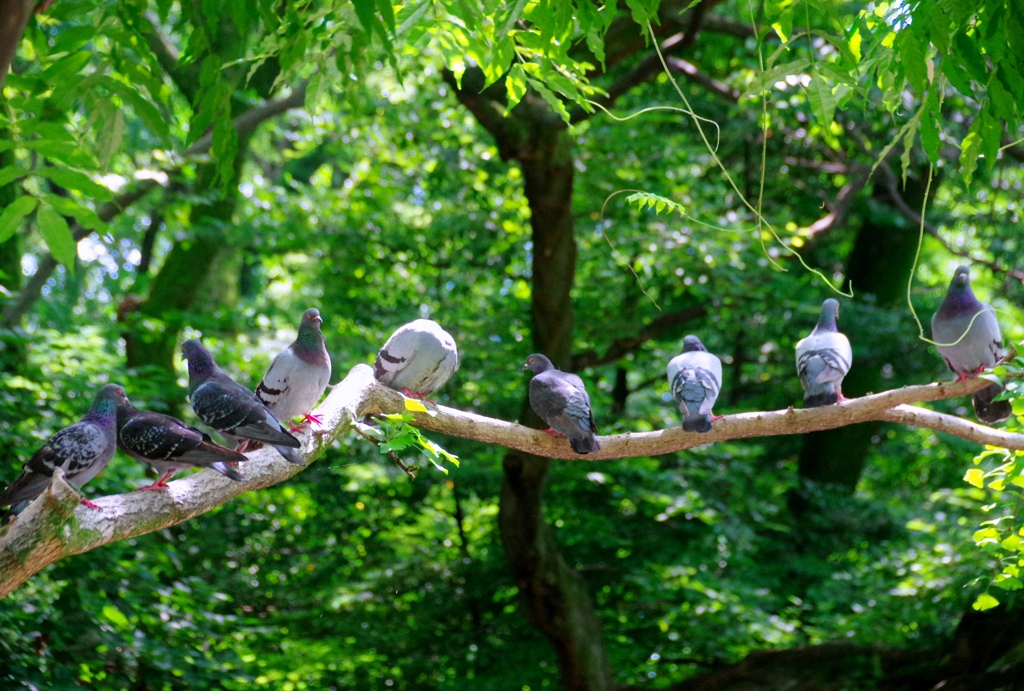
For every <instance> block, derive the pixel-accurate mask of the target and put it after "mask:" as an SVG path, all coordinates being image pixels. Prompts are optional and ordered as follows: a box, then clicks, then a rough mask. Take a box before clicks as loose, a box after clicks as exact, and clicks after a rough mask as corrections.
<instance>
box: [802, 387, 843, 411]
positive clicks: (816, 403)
mask: <svg viewBox="0 0 1024 691" xmlns="http://www.w3.org/2000/svg"><path fill="white" fill-rule="evenodd" d="M838 402H839V394H837V393H836V390H835V388H834V387H833V388H832V390H831V391H823V392H822V393H814V394H810V393H808V394H804V408H820V407H821V406H825V405H835V404H836V403H838Z"/></svg>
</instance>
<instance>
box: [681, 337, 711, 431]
mask: <svg viewBox="0 0 1024 691" xmlns="http://www.w3.org/2000/svg"><path fill="white" fill-rule="evenodd" d="M668 383H669V385H670V386H671V387H672V396H673V397H674V398H675V399H676V403H677V404H679V412H681V413H682V414H683V430H684V431H686V432H710V431H711V421H712V420H720V419H721V416H720V415H712V414H711V408H712V406H714V405H715V401H716V400H717V399H718V392H719V391H720V390H721V388H722V361H721V360H719V359H718V358H717V357H716V356H714V355H712V354H711V353H709V352H708V350H707V348H705V347H704V344H703V343H701V342H700V339H699V338H697V337H696V336H687V337H686V338H684V339H683V352H682V353H681V354H679V355H676V356H675V357H674V358H672V360H671V361H670V362H669V363H668Z"/></svg>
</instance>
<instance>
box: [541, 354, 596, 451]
mask: <svg viewBox="0 0 1024 691" xmlns="http://www.w3.org/2000/svg"><path fill="white" fill-rule="evenodd" d="M526 370H529V371H531V372H533V379H531V380H530V405H531V406H532V407H533V410H534V412H535V413H537V415H539V416H540V417H541V419H542V420H544V422H546V423H547V424H548V425H549V426H550V427H551V429H548V430H545V431H546V432H547V433H548V434H555V435H558V436H563V437H568V438H569V445H570V446H571V447H572V450H573V451H575V452H576V453H580V454H587V453H591V452H592V451H600V450H601V445H600V444H599V443H598V442H597V436H596V435H597V423H595V422H594V413H593V411H592V410H591V409H590V396H588V395H587V390H586V388H584V386H583V380H582V379H580V378H579V377H578V376H577V375H575V374H571V373H569V372H562V371H561V370H557V369H555V366H554V365H552V364H551V360H548V359H547V357H545V356H543V355H540V354H534V355H531V356H530V357H528V358H526V364H525V365H523V371H524V372H525V371H526Z"/></svg>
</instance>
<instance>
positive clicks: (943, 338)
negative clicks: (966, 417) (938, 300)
mask: <svg viewBox="0 0 1024 691" xmlns="http://www.w3.org/2000/svg"><path fill="white" fill-rule="evenodd" d="M932 340H933V341H935V344H936V346H935V347H936V348H938V349H939V355H941V356H942V359H943V360H945V361H946V365H948V366H949V369H951V370H952V371H953V373H954V374H956V380H957V381H958V382H963V381H965V380H966V379H967V378H968V377H973V376H975V375H977V374H981V372H982V371H983V370H984V369H985V368H987V367H992V366H993V365H995V364H996V363H998V362H999V361H1000V360H1002V359H1003V356H1004V355H1005V351H1004V350H1003V336H1002V334H1001V333H1000V331H999V322H998V320H996V313H995V310H993V309H992V307H990V306H989V305H986V304H985V303H984V302H981V301H979V300H978V298H976V297H975V296H974V291H973V290H971V271H970V269H968V268H967V267H966V266H958V267H956V271H955V272H954V273H953V280H952V281H950V283H949V289H948V290H947V291H946V298H945V299H944V300H943V301H942V305H940V306H939V309H938V310H937V311H936V312H935V314H934V315H932ZM1002 390H1003V387H1002V386H1000V385H999V384H995V383H993V384H992V385H991V386H986V387H985V388H984V389H982V390H981V391H978V392H977V393H975V394H974V414H975V415H977V417H978V419H979V420H981V421H982V422H1000V421H1002V420H1005V419H1006V418H1008V417H1010V414H1011V413H1012V412H1013V408H1012V407H1011V405H1010V402H1009V401H996V400H993V399H994V398H995V397H996V396H998V395H999V393H1000V392H1001V391H1002Z"/></svg>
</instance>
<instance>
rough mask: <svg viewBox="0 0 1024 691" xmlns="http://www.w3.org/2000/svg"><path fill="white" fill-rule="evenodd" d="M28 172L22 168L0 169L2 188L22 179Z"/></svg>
mask: <svg viewBox="0 0 1024 691" xmlns="http://www.w3.org/2000/svg"><path fill="white" fill-rule="evenodd" d="M26 172H27V171H26V170H25V169H24V168H21V167H20V166H7V167H6V168H0V187H3V186H4V185H8V184H10V183H12V182H14V181H15V180H17V179H18V178H20V177H23V176H24V175H25V173H26Z"/></svg>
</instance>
